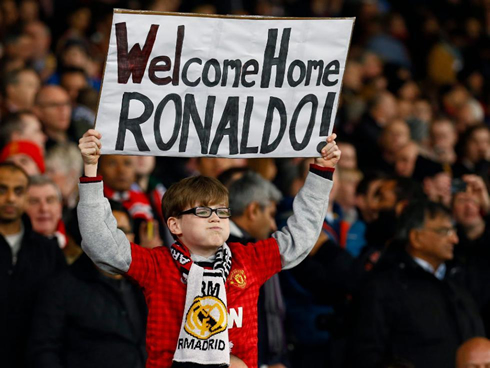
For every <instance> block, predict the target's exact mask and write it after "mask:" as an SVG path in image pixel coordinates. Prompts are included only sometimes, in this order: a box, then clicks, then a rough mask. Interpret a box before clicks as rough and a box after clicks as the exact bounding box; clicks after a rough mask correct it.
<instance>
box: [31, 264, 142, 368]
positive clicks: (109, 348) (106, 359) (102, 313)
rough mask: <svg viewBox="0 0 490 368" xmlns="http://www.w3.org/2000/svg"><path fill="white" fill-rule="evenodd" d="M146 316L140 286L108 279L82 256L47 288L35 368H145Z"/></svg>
mask: <svg viewBox="0 0 490 368" xmlns="http://www.w3.org/2000/svg"><path fill="white" fill-rule="evenodd" d="M146 316H147V309H146V303H145V300H144V297H143V294H142V292H141V290H140V289H139V288H138V287H137V286H136V285H134V284H132V283H130V281H128V280H126V279H121V280H114V279H111V278H109V277H108V276H105V275H103V274H102V273H101V272H100V271H99V270H98V269H97V268H96V267H95V266H94V264H93V263H92V261H91V260H90V259H89V258H88V257H87V256H86V255H85V254H82V255H81V256H80V258H78V259H77V261H76V262H75V263H73V265H72V266H70V267H69V268H68V269H67V270H66V271H65V272H62V273H60V274H59V275H58V276H57V277H55V278H54V279H52V280H50V281H49V282H48V283H47V285H46V286H45V288H44V289H43V292H42V294H41V296H40V298H39V301H38V304H37V305H36V309H35V313H34V320H33V330H32V336H31V341H30V348H29V362H30V366H31V367H49V368H58V367H66V368H78V367H80V368H81V367H87V368H88V367H90V368H92V367H105V368H110V367H117V368H124V367H128V368H143V367H144V365H145V361H146V351H145V335H146V333H145V331H146Z"/></svg>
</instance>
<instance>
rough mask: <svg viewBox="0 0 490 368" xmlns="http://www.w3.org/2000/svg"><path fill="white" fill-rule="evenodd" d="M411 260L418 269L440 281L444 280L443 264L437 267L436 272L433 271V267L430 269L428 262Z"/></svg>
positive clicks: (414, 258)
mask: <svg viewBox="0 0 490 368" xmlns="http://www.w3.org/2000/svg"><path fill="white" fill-rule="evenodd" d="M412 258H413V260H414V261H415V262H416V263H417V264H418V265H419V266H420V267H422V269H424V270H425V271H427V272H429V273H431V274H433V275H434V276H435V277H436V278H437V279H438V280H442V279H444V276H446V264H445V263H441V264H440V265H439V267H437V270H434V267H432V266H431V264H430V263H429V262H427V261H425V260H423V259H421V258H417V257H412Z"/></svg>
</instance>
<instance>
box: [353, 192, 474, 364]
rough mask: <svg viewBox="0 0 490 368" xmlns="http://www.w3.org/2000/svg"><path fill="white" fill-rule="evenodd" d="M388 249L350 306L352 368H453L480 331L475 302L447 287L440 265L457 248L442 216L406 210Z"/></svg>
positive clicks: (416, 205)
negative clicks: (399, 362)
mask: <svg viewBox="0 0 490 368" xmlns="http://www.w3.org/2000/svg"><path fill="white" fill-rule="evenodd" d="M396 241H397V243H396V244H392V245H391V246H390V248H391V249H390V250H389V251H387V252H386V253H385V254H384V255H383V257H382V259H381V260H380V261H379V263H378V265H377V267H376V268H375V270H374V271H373V274H372V278H371V279H370V281H368V283H367V284H366V285H365V288H364V291H363V292H362V293H361V295H360V298H359V299H358V303H359V311H358V315H357V319H356V324H355V326H354V327H355V328H354V332H353V341H352V350H351V358H352V360H353V363H354V364H353V366H355V367H366V368H367V367H379V366H381V364H382V363H383V362H386V361H391V360H393V359H394V358H402V359H405V360H408V361H410V362H411V363H413V364H414V366H415V367H417V368H429V367H430V368H433V367H445V368H451V367H454V357H455V354H456V350H457V348H458V346H459V345H460V344H461V343H462V342H464V341H465V340H467V339H469V338H471V337H474V336H481V335H483V333H484V331H483V326H482V322H481V318H480V315H479V313H478V307H477V306H476V304H475V302H474V301H473V299H472V298H471V296H470V295H469V293H468V292H467V291H466V290H465V289H464V288H462V287H460V286H459V285H458V284H457V283H456V282H454V281H453V278H454V277H455V276H456V275H457V269H448V268H447V266H446V263H445V262H447V261H449V260H451V259H452V258H453V250H454V245H455V244H456V243H457V242H458V237H457V235H456V232H455V229H454V228H453V225H452V221H451V215H450V213H449V211H448V210H447V209H446V208H445V207H444V206H442V205H440V204H437V203H433V202H429V201H416V202H413V203H412V204H410V205H409V206H408V207H407V208H406V209H405V210H404V212H403V214H402V215H401V217H400V220H399V228H398V229H397V234H396ZM397 244H399V245H397Z"/></svg>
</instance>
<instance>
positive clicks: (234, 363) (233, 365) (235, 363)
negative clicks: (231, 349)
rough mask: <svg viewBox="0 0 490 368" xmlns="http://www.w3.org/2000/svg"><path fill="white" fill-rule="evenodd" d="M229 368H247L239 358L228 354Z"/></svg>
mask: <svg viewBox="0 0 490 368" xmlns="http://www.w3.org/2000/svg"><path fill="white" fill-rule="evenodd" d="M230 368H248V367H247V365H246V364H245V363H244V362H243V360H241V359H240V358H238V357H236V356H234V355H232V354H230Z"/></svg>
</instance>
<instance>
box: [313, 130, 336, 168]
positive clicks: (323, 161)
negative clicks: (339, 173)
mask: <svg viewBox="0 0 490 368" xmlns="http://www.w3.org/2000/svg"><path fill="white" fill-rule="evenodd" d="M335 138H337V134H335V133H333V134H331V135H329V136H328V137H327V144H326V145H325V147H323V148H322V150H321V155H322V157H318V158H316V159H315V164H317V165H319V166H323V167H335V166H336V165H337V162H339V160H340V149H339V147H338V146H337V143H336V142H335Z"/></svg>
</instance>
